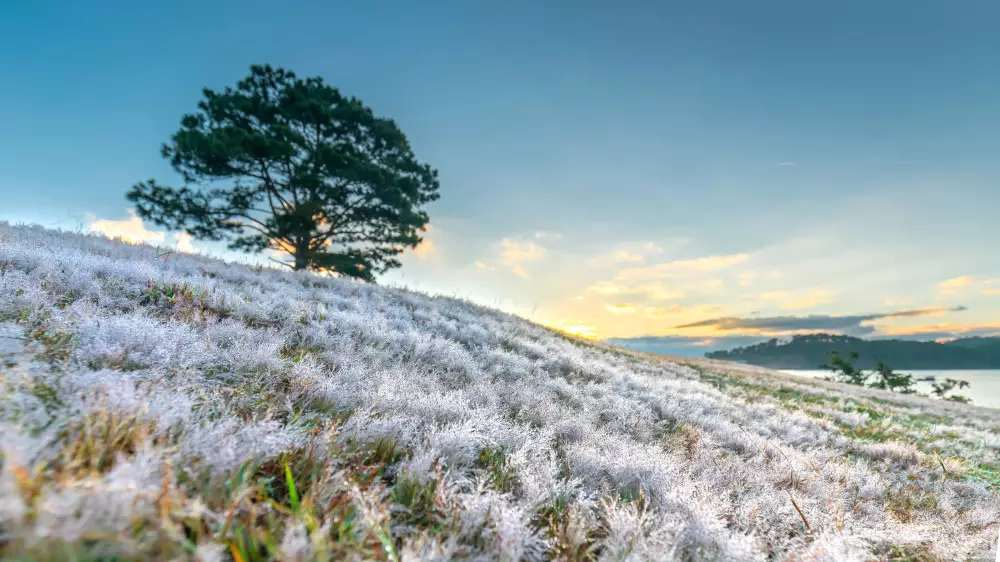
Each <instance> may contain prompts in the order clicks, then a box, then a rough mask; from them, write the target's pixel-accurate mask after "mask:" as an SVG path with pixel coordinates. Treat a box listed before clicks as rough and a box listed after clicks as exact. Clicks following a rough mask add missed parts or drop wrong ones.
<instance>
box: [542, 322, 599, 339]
mask: <svg viewBox="0 0 1000 562" xmlns="http://www.w3.org/2000/svg"><path fill="white" fill-rule="evenodd" d="M553 327H554V328H555V329H557V330H560V331H563V332H566V333H567V334H570V335H573V336H577V337H579V338H584V339H588V340H596V339H598V336H597V332H596V328H594V327H593V326H584V325H573V326H553Z"/></svg>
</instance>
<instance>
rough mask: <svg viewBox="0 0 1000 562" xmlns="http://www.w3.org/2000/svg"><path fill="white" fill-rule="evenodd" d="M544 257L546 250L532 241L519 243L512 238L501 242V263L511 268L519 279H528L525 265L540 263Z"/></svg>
mask: <svg viewBox="0 0 1000 562" xmlns="http://www.w3.org/2000/svg"><path fill="white" fill-rule="evenodd" d="M544 257H545V248H543V247H541V246H539V245H538V244H536V243H534V242H532V241H530V240H529V241H527V242H519V241H516V240H511V239H510V238H504V239H503V240H501V241H500V261H501V262H502V263H503V264H504V265H506V266H508V267H510V268H511V271H513V272H514V274H515V275H517V276H519V277H525V278H526V277H528V273H527V272H526V271H525V270H524V265H523V264H525V263H527V262H533V261H539V260H541V259H542V258H544Z"/></svg>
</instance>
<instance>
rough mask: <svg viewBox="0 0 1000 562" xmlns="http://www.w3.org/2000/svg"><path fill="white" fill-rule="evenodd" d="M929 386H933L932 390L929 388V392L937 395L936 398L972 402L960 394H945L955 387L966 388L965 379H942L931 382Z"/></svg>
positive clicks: (967, 384) (967, 385)
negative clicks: (942, 380)
mask: <svg viewBox="0 0 1000 562" xmlns="http://www.w3.org/2000/svg"><path fill="white" fill-rule="evenodd" d="M931 387H932V388H933V390H931V394H933V395H934V396H937V397H938V398H944V399H946V400H951V401H953V402H972V400H970V399H969V398H968V397H966V396H962V395H960V394H953V395H951V396H947V394H948V393H949V392H951V391H952V390H954V389H955V388H968V387H969V383H968V382H966V381H959V380H955V379H944V382H936V383H934V384H932V385H931Z"/></svg>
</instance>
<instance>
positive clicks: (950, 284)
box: [938, 275, 973, 295]
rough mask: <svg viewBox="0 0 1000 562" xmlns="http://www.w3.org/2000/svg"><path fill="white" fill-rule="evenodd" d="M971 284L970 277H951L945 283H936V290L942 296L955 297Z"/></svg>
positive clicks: (971, 279)
mask: <svg viewBox="0 0 1000 562" xmlns="http://www.w3.org/2000/svg"><path fill="white" fill-rule="evenodd" d="M972 284H973V278H972V276H971V275H963V276H961V277H953V278H951V279H948V280H947V281H942V282H940V283H938V290H939V291H940V292H941V294H942V295H957V294H959V293H961V292H963V291H964V290H965V289H966V288H967V287H969V286H970V285H972Z"/></svg>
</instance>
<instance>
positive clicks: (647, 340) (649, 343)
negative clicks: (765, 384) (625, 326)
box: [604, 336, 770, 357]
mask: <svg viewBox="0 0 1000 562" xmlns="http://www.w3.org/2000/svg"><path fill="white" fill-rule="evenodd" d="M768 339H770V338H769V337H762V336H715V337H711V338H706V337H700V336H699V337H688V336H640V337H634V338H609V339H606V340H604V342H605V343H607V344H610V345H614V346H618V347H623V348H625V349H632V350H635V351H642V352H645V353H658V354H661V355H679V356H686V357H702V356H704V354H705V353H707V352H709V351H718V350H722V349H732V348H734V347H740V346H744V345H753V344H755V343H760V342H762V341H767V340H768Z"/></svg>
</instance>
